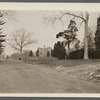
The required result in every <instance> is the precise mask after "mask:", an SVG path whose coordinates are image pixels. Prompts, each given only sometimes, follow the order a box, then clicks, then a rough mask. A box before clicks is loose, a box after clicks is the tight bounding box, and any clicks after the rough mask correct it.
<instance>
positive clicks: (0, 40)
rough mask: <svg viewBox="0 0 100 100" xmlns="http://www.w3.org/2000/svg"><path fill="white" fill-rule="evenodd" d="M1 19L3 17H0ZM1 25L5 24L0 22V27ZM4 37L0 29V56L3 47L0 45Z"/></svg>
mask: <svg viewBox="0 0 100 100" xmlns="http://www.w3.org/2000/svg"><path fill="white" fill-rule="evenodd" d="M2 17H3V15H2V16H0V18H2ZM3 24H5V22H4V21H2V20H0V25H3ZM5 36H6V35H2V28H1V29H0V54H1V53H2V52H3V51H4V45H3V44H2V43H3V42H5V39H4V37H5Z"/></svg>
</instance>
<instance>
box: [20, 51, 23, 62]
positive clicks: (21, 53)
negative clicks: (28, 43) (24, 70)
mask: <svg viewBox="0 0 100 100" xmlns="http://www.w3.org/2000/svg"><path fill="white" fill-rule="evenodd" d="M20 55H21V60H23V52H22V49H21V50H20Z"/></svg>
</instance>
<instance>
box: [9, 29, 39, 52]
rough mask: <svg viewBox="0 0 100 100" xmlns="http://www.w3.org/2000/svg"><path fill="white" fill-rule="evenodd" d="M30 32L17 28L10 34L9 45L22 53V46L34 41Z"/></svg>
mask: <svg viewBox="0 0 100 100" xmlns="http://www.w3.org/2000/svg"><path fill="white" fill-rule="evenodd" d="M31 35H32V34H31V33H29V32H27V31H26V30H24V29H19V30H17V31H15V32H13V33H12V34H11V37H12V38H11V39H10V43H9V45H10V46H11V47H12V48H14V49H15V50H18V51H20V52H21V53H22V50H23V48H24V47H26V46H28V45H31V44H33V43H36V42H37V41H36V40H31Z"/></svg>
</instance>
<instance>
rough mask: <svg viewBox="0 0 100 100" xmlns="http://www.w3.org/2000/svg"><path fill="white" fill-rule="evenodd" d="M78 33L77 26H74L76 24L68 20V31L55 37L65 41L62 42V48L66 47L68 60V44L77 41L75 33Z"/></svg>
mask: <svg viewBox="0 0 100 100" xmlns="http://www.w3.org/2000/svg"><path fill="white" fill-rule="evenodd" d="M77 31H78V29H77V26H76V22H75V21H74V20H70V23H69V25H68V30H65V31H64V32H59V33H58V34H57V35H56V37H57V38H59V37H63V38H64V39H65V41H63V43H64V46H66V45H67V47H68V51H67V52H66V53H67V57H68V58H69V53H70V44H71V43H73V42H75V41H76V40H77V38H76V36H77V35H76V32H77Z"/></svg>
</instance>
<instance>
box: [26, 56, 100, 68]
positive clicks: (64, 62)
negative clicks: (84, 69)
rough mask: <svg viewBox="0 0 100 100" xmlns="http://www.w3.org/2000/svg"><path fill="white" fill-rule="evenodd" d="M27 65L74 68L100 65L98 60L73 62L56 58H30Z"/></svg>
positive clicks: (77, 60) (75, 60)
mask: <svg viewBox="0 0 100 100" xmlns="http://www.w3.org/2000/svg"><path fill="white" fill-rule="evenodd" d="M27 62H28V63H32V64H43V65H48V66H54V67H56V66H60V65H61V66H63V67H74V66H79V65H83V64H90V63H91V64H93V63H100V59H89V60H83V59H73V60H58V59H57V58H30V59H29V60H28V61H27Z"/></svg>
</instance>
